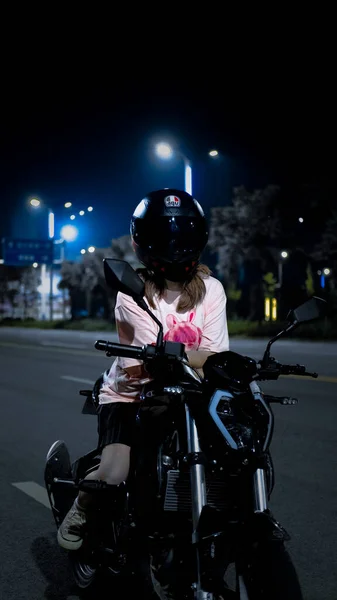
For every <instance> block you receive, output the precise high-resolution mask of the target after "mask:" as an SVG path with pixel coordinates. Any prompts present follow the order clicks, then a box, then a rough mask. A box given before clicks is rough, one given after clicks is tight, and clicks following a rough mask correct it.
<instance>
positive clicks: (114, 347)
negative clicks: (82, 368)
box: [95, 340, 144, 359]
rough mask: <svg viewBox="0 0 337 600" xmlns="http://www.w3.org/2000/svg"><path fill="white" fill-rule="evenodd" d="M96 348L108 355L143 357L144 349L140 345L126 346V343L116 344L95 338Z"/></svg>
mask: <svg viewBox="0 0 337 600" xmlns="http://www.w3.org/2000/svg"><path fill="white" fill-rule="evenodd" d="M95 348H96V350H101V351H102V352H106V353H107V355H108V356H121V357H123V358H138V359H143V358H144V349H143V348H142V347H141V346H127V345H126V344H116V343H114V342H107V341H106V340H97V342H95Z"/></svg>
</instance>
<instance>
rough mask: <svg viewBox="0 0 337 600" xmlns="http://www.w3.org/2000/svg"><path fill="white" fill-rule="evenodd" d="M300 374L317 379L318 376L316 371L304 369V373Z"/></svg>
mask: <svg viewBox="0 0 337 600" xmlns="http://www.w3.org/2000/svg"><path fill="white" fill-rule="evenodd" d="M302 375H304V376H305V377H313V379H317V377H318V373H309V371H305V372H304V373H302Z"/></svg>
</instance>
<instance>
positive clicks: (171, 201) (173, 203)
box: [164, 196, 181, 208]
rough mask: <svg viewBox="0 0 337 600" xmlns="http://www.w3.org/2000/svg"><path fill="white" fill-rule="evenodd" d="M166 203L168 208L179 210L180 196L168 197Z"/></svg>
mask: <svg viewBox="0 0 337 600" xmlns="http://www.w3.org/2000/svg"><path fill="white" fill-rule="evenodd" d="M164 202H165V206H167V208H179V206H180V205H181V200H180V198H178V196H166V198H164Z"/></svg>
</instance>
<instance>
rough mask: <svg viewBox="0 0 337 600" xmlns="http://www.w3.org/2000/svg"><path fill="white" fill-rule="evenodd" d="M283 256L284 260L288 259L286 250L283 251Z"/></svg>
mask: <svg viewBox="0 0 337 600" xmlns="http://www.w3.org/2000/svg"><path fill="white" fill-rule="evenodd" d="M281 256H282V258H288V252H287V251H286V250H282V252H281Z"/></svg>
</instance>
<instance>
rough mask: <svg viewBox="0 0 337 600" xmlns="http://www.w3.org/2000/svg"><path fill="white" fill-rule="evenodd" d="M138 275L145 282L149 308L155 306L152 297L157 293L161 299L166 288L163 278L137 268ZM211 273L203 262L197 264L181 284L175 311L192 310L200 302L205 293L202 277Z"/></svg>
mask: <svg viewBox="0 0 337 600" xmlns="http://www.w3.org/2000/svg"><path fill="white" fill-rule="evenodd" d="M137 273H138V275H140V277H141V278H142V279H143V281H144V283H145V298H146V300H147V301H148V303H149V305H150V307H151V308H153V309H154V308H156V306H155V303H154V297H155V296H156V295H158V297H159V299H161V298H162V297H163V295H164V293H165V290H166V284H165V279H164V278H163V277H161V276H160V275H155V274H154V273H153V272H152V271H149V270H148V269H137ZM210 275H211V270H210V269H209V268H208V267H207V266H206V265H203V264H199V265H198V267H197V269H196V271H195V273H194V275H193V276H192V277H191V278H190V279H188V280H186V281H185V282H184V283H183V284H182V292H181V296H180V298H179V302H178V306H177V312H181V313H184V312H186V311H187V310H192V309H193V308H195V307H196V306H198V304H200V303H201V302H202V301H203V299H204V297H205V294H206V286H205V282H204V279H205V278H206V277H209V276H210Z"/></svg>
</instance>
